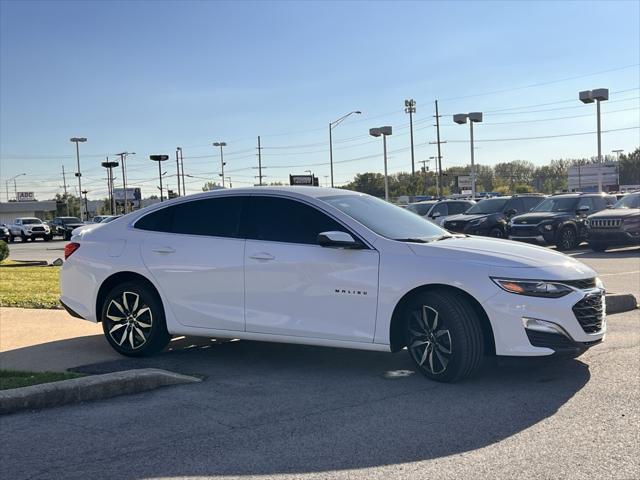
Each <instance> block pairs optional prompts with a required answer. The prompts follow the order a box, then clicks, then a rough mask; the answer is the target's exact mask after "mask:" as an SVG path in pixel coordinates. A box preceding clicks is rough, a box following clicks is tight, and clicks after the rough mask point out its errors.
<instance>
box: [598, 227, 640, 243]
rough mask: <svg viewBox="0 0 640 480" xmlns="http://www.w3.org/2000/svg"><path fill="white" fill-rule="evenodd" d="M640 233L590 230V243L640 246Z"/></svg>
mask: <svg viewBox="0 0 640 480" xmlns="http://www.w3.org/2000/svg"><path fill="white" fill-rule="evenodd" d="M638 233H639V232H634V231H632V230H630V231H624V230H613V231H612V230H608V231H602V230H589V233H588V239H589V241H590V242H597V243H605V244H608V245H640V234H638Z"/></svg>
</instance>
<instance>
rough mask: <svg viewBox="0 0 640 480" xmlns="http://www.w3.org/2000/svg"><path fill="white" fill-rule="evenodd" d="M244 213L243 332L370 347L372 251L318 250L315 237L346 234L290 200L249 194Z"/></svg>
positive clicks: (374, 295) (374, 278)
mask: <svg viewBox="0 0 640 480" xmlns="http://www.w3.org/2000/svg"><path fill="white" fill-rule="evenodd" d="M245 212H247V213H246V215H245V221H244V222H245V230H246V231H245V232H244V233H245V235H246V236H247V242H246V247H245V305H246V307H245V319H246V330H247V331H248V332H256V333H267V334H274V335H288V336H296V337H313V338H325V339H332V340H347V341H356V342H373V337H374V330H375V322H376V309H377V299H378V264H379V255H378V252H377V251H376V250H373V249H368V248H367V249H362V250H350V249H343V248H329V247H321V246H320V245H318V243H317V236H318V234H319V233H320V232H324V231H336V230H337V231H345V232H348V233H351V232H350V231H349V230H348V229H347V228H345V227H344V226H343V225H342V224H340V223H339V222H338V221H336V220H334V219H333V218H331V217H329V216H328V215H327V214H325V213H324V212H321V211H320V210H318V209H317V208H316V207H314V206H311V205H308V204H306V203H302V202H300V201H297V200H293V199H286V198H279V197H271V196H253V197H251V200H250V201H249V207H248V208H246V210H245Z"/></svg>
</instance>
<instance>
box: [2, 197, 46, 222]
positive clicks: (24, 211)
mask: <svg viewBox="0 0 640 480" xmlns="http://www.w3.org/2000/svg"><path fill="white" fill-rule="evenodd" d="M55 214H56V202H55V200H47V201H44V202H38V201H35V202H0V223H5V224H9V223H13V221H14V220H15V219H16V218H21V217H36V218H40V219H42V220H45V219H49V218H52V217H54V216H55Z"/></svg>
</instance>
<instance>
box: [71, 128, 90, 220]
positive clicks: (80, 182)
mask: <svg viewBox="0 0 640 480" xmlns="http://www.w3.org/2000/svg"><path fill="white" fill-rule="evenodd" d="M69 140H70V141H71V142H73V143H75V144H76V160H77V162H78V171H77V172H76V177H78V192H80V193H82V181H81V180H80V177H82V173H80V147H79V146H78V145H79V144H80V143H84V142H86V141H87V139H86V138H84V137H73V138H71V139H69ZM85 213H86V212H85ZM82 217H83V215H82V198H81V199H80V219H81V220H82ZM87 220H89V219H88V218H87Z"/></svg>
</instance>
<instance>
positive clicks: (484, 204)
mask: <svg viewBox="0 0 640 480" xmlns="http://www.w3.org/2000/svg"><path fill="white" fill-rule="evenodd" d="M542 200H544V197H543V196H542V195H513V196H511V197H495V198H486V199H484V200H481V201H479V202H478V203H476V204H475V205H474V206H473V207H471V208H470V209H469V210H467V211H466V212H464V213H461V214H460V215H453V216H452V217H449V218H447V219H446V220H445V221H444V223H443V227H444V228H446V229H447V230H450V231H452V232H458V233H467V234H469V235H485V236H489V237H496V238H504V237H506V236H507V220H508V219H509V218H510V217H512V216H513V215H516V214H518V213H522V212H528V211H529V210H531V209H532V208H533V207H535V206H536V205H538V204H539V203H540V202H541V201H542Z"/></svg>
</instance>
